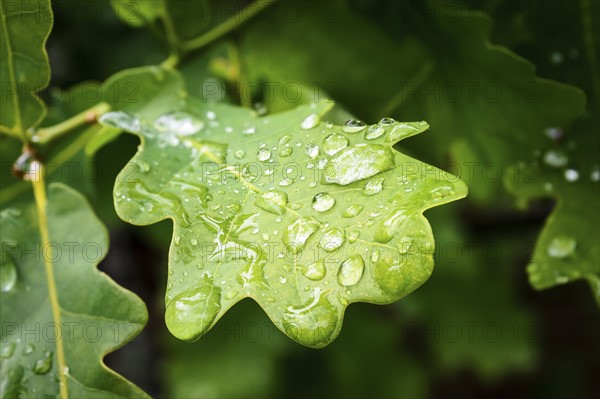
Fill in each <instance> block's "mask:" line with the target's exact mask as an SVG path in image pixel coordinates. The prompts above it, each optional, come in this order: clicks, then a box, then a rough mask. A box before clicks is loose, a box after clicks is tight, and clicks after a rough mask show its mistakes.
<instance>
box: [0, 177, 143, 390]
mask: <svg viewBox="0 0 600 399" xmlns="http://www.w3.org/2000/svg"><path fill="white" fill-rule="evenodd" d="M38 212H39V211H38V210H36V207H35V206H33V205H32V204H30V203H26V204H23V205H21V206H18V207H13V208H8V209H4V210H3V211H2V212H1V213H0V219H1V220H2V262H1V274H0V277H1V293H0V296H1V297H0V300H1V301H2V305H3V306H2V325H3V326H4V327H3V328H2V333H1V334H2V337H1V338H2V349H1V354H2V359H1V366H2V372H1V374H0V378H1V381H2V383H1V385H2V394H3V395H6V397H23V396H25V397H29V396H33V397H46V396H48V397H49V396H51V397H57V396H58V394H59V389H60V388H59V386H60V384H62V386H63V389H61V391H62V392H63V393H67V394H68V395H70V397H77V398H109V397H110V398H114V397H146V395H145V393H144V392H142V391H141V390H140V389H139V388H137V387H135V386H134V385H133V384H131V383H130V382H128V381H126V380H125V379H123V378H122V377H120V376H119V375H117V374H116V373H114V372H113V371H111V370H108V369H107V368H106V366H104V365H103V364H102V357H103V356H104V355H105V354H106V353H108V352H111V351H113V350H115V349H116V348H118V347H120V346H122V345H124V344H125V343H126V342H128V341H129V340H131V339H132V338H133V337H134V336H136V335H137V334H138V333H139V331H140V330H141V329H142V328H143V326H144V325H145V324H146V320H147V313H146V309H145V307H144V304H143V302H142V301H141V300H139V298H137V297H136V296H135V295H134V294H132V293H131V292H128V291H126V290H124V289H123V288H121V287H120V286H118V285H116V284H115V283H114V282H113V281H112V280H110V279H109V278H108V277H107V276H106V275H105V274H103V273H101V272H99V271H98V270H97V269H96V267H95V266H96V264H97V263H98V262H99V261H100V260H101V259H102V257H104V256H105V255H106V251H107V249H108V239H107V234H106V230H105V229H104V226H102V224H100V222H99V221H98V219H97V218H96V216H95V215H94V214H93V213H92V210H91V208H90V207H89V205H88V204H87V202H86V201H85V199H84V198H83V197H82V196H81V195H80V194H78V193H77V192H75V191H74V190H72V189H70V188H68V187H67V186H64V185H62V184H58V183H56V184H52V185H50V186H49V189H48V203H47V206H46V212H47V225H46V226H44V225H40V224H39V221H38V217H39V215H38ZM40 219H41V220H43V219H44V218H43V217H42V218H40ZM46 229H47V232H48V238H47V239H48V242H45V240H44V239H43V238H42V237H43V234H42V233H41V232H42V231H44V230H46ZM32 251H33V252H32ZM46 262H47V264H46V265H45V263H46ZM53 298H56V300H54V299H53ZM57 317H58V318H57ZM32 331H33V332H36V333H35V334H34V333H32Z"/></svg>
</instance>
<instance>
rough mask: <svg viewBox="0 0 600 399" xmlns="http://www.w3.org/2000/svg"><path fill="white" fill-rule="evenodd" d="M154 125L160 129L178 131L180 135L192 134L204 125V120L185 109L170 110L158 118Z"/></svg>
mask: <svg viewBox="0 0 600 399" xmlns="http://www.w3.org/2000/svg"><path fill="white" fill-rule="evenodd" d="M154 126H156V128H157V129H159V130H164V131H169V132H173V133H176V134H178V135H180V136H191V135H193V134H196V133H198V132H199V131H200V130H202V128H203V127H204V122H202V121H201V120H200V119H198V118H196V117H195V116H194V115H191V114H189V113H187V112H183V111H175V112H169V113H168V114H164V115H161V116H159V117H158V118H156V120H155V121H154Z"/></svg>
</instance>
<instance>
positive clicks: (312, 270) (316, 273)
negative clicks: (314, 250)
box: [302, 260, 326, 281]
mask: <svg viewBox="0 0 600 399" xmlns="http://www.w3.org/2000/svg"><path fill="white" fill-rule="evenodd" d="M325 271H326V269H325V263H324V262H323V261H321V260H320V261H317V262H315V263H313V264H312V265H310V266H305V267H302V274H303V275H304V276H305V277H306V278H308V279H310V280H314V281H318V280H322V279H323V277H325Z"/></svg>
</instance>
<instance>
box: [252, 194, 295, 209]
mask: <svg viewBox="0 0 600 399" xmlns="http://www.w3.org/2000/svg"><path fill="white" fill-rule="evenodd" d="M287 203H288V196H287V194H286V193H284V192H283V191H267V192H266V193H262V194H261V195H259V196H258V198H256V201H255V202H254V204H255V205H256V206H258V207H259V208H262V209H264V210H265V211H268V212H271V213H274V214H275V215H283V214H284V213H285V211H286V206H287Z"/></svg>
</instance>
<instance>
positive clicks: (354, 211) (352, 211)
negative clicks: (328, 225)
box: [342, 205, 365, 218]
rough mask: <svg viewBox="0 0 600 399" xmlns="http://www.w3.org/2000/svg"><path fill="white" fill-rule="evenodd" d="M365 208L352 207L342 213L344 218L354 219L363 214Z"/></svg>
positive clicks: (360, 206) (359, 206)
mask: <svg viewBox="0 0 600 399" xmlns="http://www.w3.org/2000/svg"><path fill="white" fill-rule="evenodd" d="M364 208H365V207H364V206H362V205H350V206H349V207H348V208H346V209H344V212H343V213H342V217H344V218H353V217H354V216H357V215H358V214H360V213H361V212H362V210H363V209H364Z"/></svg>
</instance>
